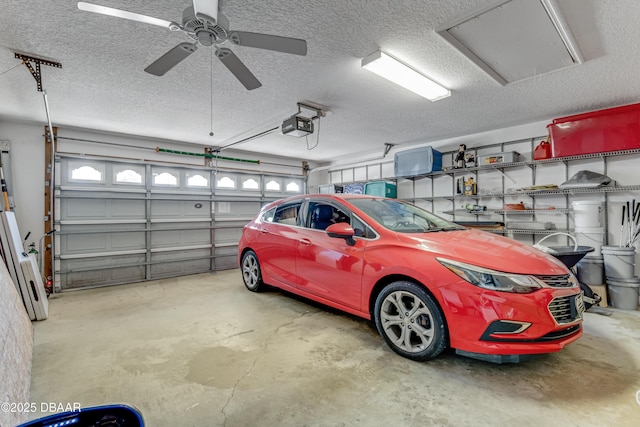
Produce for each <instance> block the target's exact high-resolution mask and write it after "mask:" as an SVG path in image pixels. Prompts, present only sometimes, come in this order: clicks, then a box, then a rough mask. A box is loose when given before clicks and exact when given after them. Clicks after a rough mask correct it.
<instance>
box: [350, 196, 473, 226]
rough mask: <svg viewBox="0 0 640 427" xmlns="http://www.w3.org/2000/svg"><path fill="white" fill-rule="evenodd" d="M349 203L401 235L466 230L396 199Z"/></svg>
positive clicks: (356, 200)
mask: <svg viewBox="0 0 640 427" xmlns="http://www.w3.org/2000/svg"><path fill="white" fill-rule="evenodd" d="M349 202H350V203H351V204H353V205H354V206H356V207H357V208H358V209H360V210H362V211H363V212H364V213H366V214H367V215H369V216H370V217H371V218H373V219H374V220H376V221H377V222H378V223H380V224H381V225H382V226H384V227H385V228H388V229H389V230H393V231H397V232H400V233H426V232H432V231H447V230H464V227H462V226H460V225H457V224H454V223H452V222H449V221H447V220H445V219H442V218H440V217H438V216H436V215H434V214H432V213H431V212H428V211H426V210H424V209H421V208H419V207H417V206H414V205H411V204H409V203H405V202H402V201H399V200H395V199H364V198H363V199H356V198H354V199H350V200H349Z"/></svg>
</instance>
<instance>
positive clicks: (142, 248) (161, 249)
mask: <svg viewBox="0 0 640 427" xmlns="http://www.w3.org/2000/svg"><path fill="white" fill-rule="evenodd" d="M56 167H57V171H58V173H57V177H58V179H57V181H58V182H57V185H56V211H55V216H56V230H57V232H56V245H55V252H56V256H55V289H56V290H57V291H63V290H70V289H78V288H87V287H96V286H105V285H115V284H126V283H135V282H140V281H145V280H153V279H159V278H164V277H175V276H181V275H187V274H194V273H201V272H208V271H215V270H221V269H228V268H235V267H236V266H237V260H236V254H237V243H238V240H239V238H240V234H241V231H242V227H243V226H244V225H245V224H246V223H247V222H248V221H249V220H250V219H251V218H252V217H253V216H254V215H255V214H256V213H257V212H258V210H259V209H260V208H261V206H262V205H263V204H264V203H266V202H268V201H271V200H276V199H278V198H281V197H283V196H286V195H290V194H300V193H302V192H303V191H304V181H303V179H302V178H301V177H280V176H269V175H264V174H255V173H239V172H233V173H227V172H220V171H218V172H217V173H214V172H213V171H212V170H211V169H210V168H201V169H199V168H196V167H177V166H176V167H174V166H165V165H156V164H144V163H124V162H114V161H110V160H95V159H91V160H88V159H84V158H76V157H60V158H58V159H56Z"/></svg>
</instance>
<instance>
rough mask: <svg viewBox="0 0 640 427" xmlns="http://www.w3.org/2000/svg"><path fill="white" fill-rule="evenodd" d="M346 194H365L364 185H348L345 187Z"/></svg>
mask: <svg viewBox="0 0 640 427" xmlns="http://www.w3.org/2000/svg"><path fill="white" fill-rule="evenodd" d="M344 192H345V193H346V194H363V193H364V184H361V183H359V182H357V183H354V184H346V185H345V186H344Z"/></svg>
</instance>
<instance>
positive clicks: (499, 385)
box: [31, 270, 640, 427]
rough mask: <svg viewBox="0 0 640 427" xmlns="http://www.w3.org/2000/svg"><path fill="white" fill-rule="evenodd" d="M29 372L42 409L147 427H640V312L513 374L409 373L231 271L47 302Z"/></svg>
mask: <svg viewBox="0 0 640 427" xmlns="http://www.w3.org/2000/svg"><path fill="white" fill-rule="evenodd" d="M32 374H33V379H32V387H31V399H32V402H36V403H37V404H38V406H40V405H41V403H42V402H52V403H57V404H60V403H61V404H64V405H66V404H69V403H70V404H73V403H74V402H78V403H80V404H81V405H82V406H83V407H85V406H91V405H97V404H104V403H115V402H127V403H130V404H133V405H135V406H136V407H138V408H139V409H140V410H141V411H142V413H143V414H144V417H145V420H146V421H147V425H149V426H226V427H232V426H485V425H486V426H496V425H503V426H506V425H519V426H528V425H531V426H540V425H548V426H555V425H562V426H614V425H615V426H638V425H640V402H637V401H636V392H638V391H639V390H640V311H633V312H629V311H621V310H612V315H611V316H604V315H599V314H594V313H587V314H586V317H585V334H584V335H583V337H582V338H581V339H580V340H578V341H577V342H576V343H574V344H572V345H570V346H569V347H568V348H566V349H565V350H563V351H562V352H560V353H556V354H551V355H546V356H543V357H541V358H539V359H536V360H533V361H528V362H525V363H521V364H519V365H494V364H490V363H486V362H481V361H477V360H472V359H467V358H463V357H460V356H456V355H454V354H452V353H450V352H449V353H446V354H444V355H442V356H441V357H440V358H438V359H436V360H434V361H431V362H428V363H416V362H411V361H409V360H407V359H404V358H402V357H400V356H397V355H396V354H395V353H393V352H392V351H390V350H389V349H388V348H387V347H386V346H385V345H384V343H383V341H382V338H380V337H379V336H378V334H377V332H376V331H375V329H374V328H373V327H372V326H371V325H370V324H369V323H368V322H366V321H364V320H360V319H357V318H354V317H351V316H349V315H344V314H340V313H336V312H334V311H331V310H328V309H324V308H323V307H321V306H317V305H314V304H310V303H307V302H305V301H303V300H300V299H298V298H294V297H292V296H289V295H285V294H282V293H280V292H278V291H271V292H267V293H262V294H254V293H251V292H248V291H246V290H245V289H244V286H243V284H242V280H241V277H240V273H239V271H238V270H230V271H223V272H219V273H215V274H201V275H195V276H190V277H184V278H178V279H167V280H158V281H154V282H147V283H140V284H136V285H129V286H120V287H110V288H102V289H94V290H88V291H78V292H69V293H64V294H61V295H56V296H54V297H52V299H51V300H50V317H49V319H48V320H46V321H43V322H36V323H35V345H34V356H33V373H32ZM638 399H640V396H638ZM36 415H37V416H42V415H44V414H36ZM34 418H35V416H34Z"/></svg>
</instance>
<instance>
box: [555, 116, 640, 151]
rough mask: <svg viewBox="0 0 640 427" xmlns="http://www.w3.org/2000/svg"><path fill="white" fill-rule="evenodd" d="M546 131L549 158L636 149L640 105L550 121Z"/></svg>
mask: <svg viewBox="0 0 640 427" xmlns="http://www.w3.org/2000/svg"><path fill="white" fill-rule="evenodd" d="M547 129H548V130H549V142H550V143H551V153H552V156H553V157H566V156H577V155H580V154H591V153H605V152H609V151H619V150H629V149H633V148H640V104H632V105H625V106H622V107H615V108H608V109H605V110H598V111H592V112H589V113H583V114H576V115H575V116H568V117H562V118H559V119H554V120H553V122H552V123H551V124H550V125H548V126H547Z"/></svg>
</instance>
